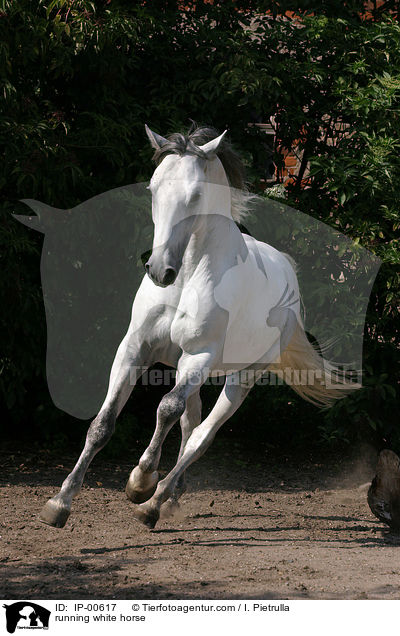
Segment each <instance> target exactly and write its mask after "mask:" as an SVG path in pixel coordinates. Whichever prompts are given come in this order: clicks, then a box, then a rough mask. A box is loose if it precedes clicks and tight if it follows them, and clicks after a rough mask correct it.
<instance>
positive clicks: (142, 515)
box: [133, 504, 160, 530]
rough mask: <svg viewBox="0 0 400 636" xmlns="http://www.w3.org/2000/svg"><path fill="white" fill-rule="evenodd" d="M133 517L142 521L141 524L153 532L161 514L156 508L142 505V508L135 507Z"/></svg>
mask: <svg viewBox="0 0 400 636" xmlns="http://www.w3.org/2000/svg"><path fill="white" fill-rule="evenodd" d="M133 516H134V517H135V519H137V520H138V521H140V523H143V524H144V525H145V526H147V528H150V530H152V529H153V528H154V526H155V525H156V523H157V521H158V520H159V518H160V513H159V512H158V510H157V509H156V508H151V507H150V506H146V504H142V505H141V506H135V507H134V509H133Z"/></svg>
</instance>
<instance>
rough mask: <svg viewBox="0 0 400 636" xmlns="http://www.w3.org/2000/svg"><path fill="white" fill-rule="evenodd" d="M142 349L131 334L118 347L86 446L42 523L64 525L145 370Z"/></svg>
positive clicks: (47, 510)
mask: <svg viewBox="0 0 400 636" xmlns="http://www.w3.org/2000/svg"><path fill="white" fill-rule="evenodd" d="M143 360H144V356H143V352H141V351H140V348H139V347H138V348H137V349H136V353H135V352H134V347H133V346H132V343H131V342H130V339H129V338H128V337H125V338H124V340H123V341H122V342H121V345H120V346H119V348H118V351H117V354H116V357H115V360H114V363H113V366H112V370H111V375H110V383H109V389H108V392H107V396H106V399H105V401H104V403H103V405H102V407H101V409H100V411H99V413H98V415H97V417H95V419H94V420H93V422H92V423H91V424H90V426H89V429H88V432H87V436H86V442H85V447H84V449H83V451H82V453H81V455H80V457H79V459H78V462H77V463H76V465H75V467H74V469H73V470H72V472H71V473H70V474H69V475H68V477H67V478H66V479H65V481H64V482H63V484H62V486H61V489H60V491H59V493H58V494H57V495H55V496H54V497H52V498H51V499H49V501H48V502H47V503H46V504H45V506H44V507H43V509H42V511H41V513H40V516H39V519H40V521H42V522H43V523H47V524H48V525H50V526H54V527H56V528H62V527H64V525H65V524H66V522H67V519H68V517H69V515H70V512H71V504H72V499H73V498H74V497H75V496H76V495H77V494H78V492H79V491H80V489H81V487H82V483H83V480H84V477H85V474H86V471H87V469H88V467H89V465H90V463H91V461H92V459H93V458H94V456H95V455H96V454H97V453H98V452H99V451H100V450H101V449H102V448H103V447H104V446H105V445H106V444H107V442H108V441H109V440H110V438H111V436H112V434H113V432H114V430H115V421H116V418H117V416H118V415H119V413H120V412H121V410H122V408H123V406H124V405H125V403H126V401H127V400H128V398H129V396H130V394H131V392H132V389H133V387H134V385H135V383H136V381H137V379H138V378H139V377H140V375H141V374H142V372H143V371H144V367H142V366H141V365H142V364H143Z"/></svg>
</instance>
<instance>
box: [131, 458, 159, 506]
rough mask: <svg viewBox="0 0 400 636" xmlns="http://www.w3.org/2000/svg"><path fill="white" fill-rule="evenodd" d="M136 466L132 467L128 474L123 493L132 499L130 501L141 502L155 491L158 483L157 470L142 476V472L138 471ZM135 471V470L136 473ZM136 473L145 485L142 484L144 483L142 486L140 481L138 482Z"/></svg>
mask: <svg viewBox="0 0 400 636" xmlns="http://www.w3.org/2000/svg"><path fill="white" fill-rule="evenodd" d="M137 468H138V467H136V468H134V469H133V471H132V472H131V474H130V476H129V479H128V483H127V484H126V488H125V493H126V496H127V497H128V499H130V501H132V503H135V504H141V503H143V502H145V501H147V500H148V499H150V497H152V496H153V495H154V493H155V492H156V488H157V484H158V472H157V471H156V470H155V471H154V472H153V473H150V475H145V476H143V473H139V471H137ZM139 470H140V469H139ZM135 471H137V473H136V474H135ZM138 473H139V474H140V475H141V477H142V478H141V479H140V481H142V482H144V483H145V484H146V486H144V484H143V486H141V485H140V483H138V481H139V479H138ZM144 477H145V479H144Z"/></svg>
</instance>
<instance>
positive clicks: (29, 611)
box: [3, 601, 51, 634]
mask: <svg viewBox="0 0 400 636" xmlns="http://www.w3.org/2000/svg"><path fill="white" fill-rule="evenodd" d="M3 607H5V609H6V621H7V631H8V633H9V634H13V633H14V632H15V630H16V629H49V618H50V614H51V612H50V611H49V610H48V609H46V608H45V607H42V606H41V605H37V604H36V603H31V602H30V601H29V602H28V601H19V602H18V603H12V605H3Z"/></svg>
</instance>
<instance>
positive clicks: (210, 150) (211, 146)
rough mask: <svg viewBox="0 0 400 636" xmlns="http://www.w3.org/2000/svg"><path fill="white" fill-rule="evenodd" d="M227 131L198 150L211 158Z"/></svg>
mask: <svg viewBox="0 0 400 636" xmlns="http://www.w3.org/2000/svg"><path fill="white" fill-rule="evenodd" d="M227 132H228V131H227V130H225V131H224V132H223V133H222V135H220V136H219V137H216V138H215V139H212V140H211V141H208V142H207V143H206V144H204V145H203V146H199V148H200V150H202V151H203V152H204V153H205V154H206V155H207V156H209V157H210V156H211V155H214V154H215V153H216V152H217V150H218V148H219V145H220V143H221V141H222V140H223V138H224V136H225V135H226V133H227Z"/></svg>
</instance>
